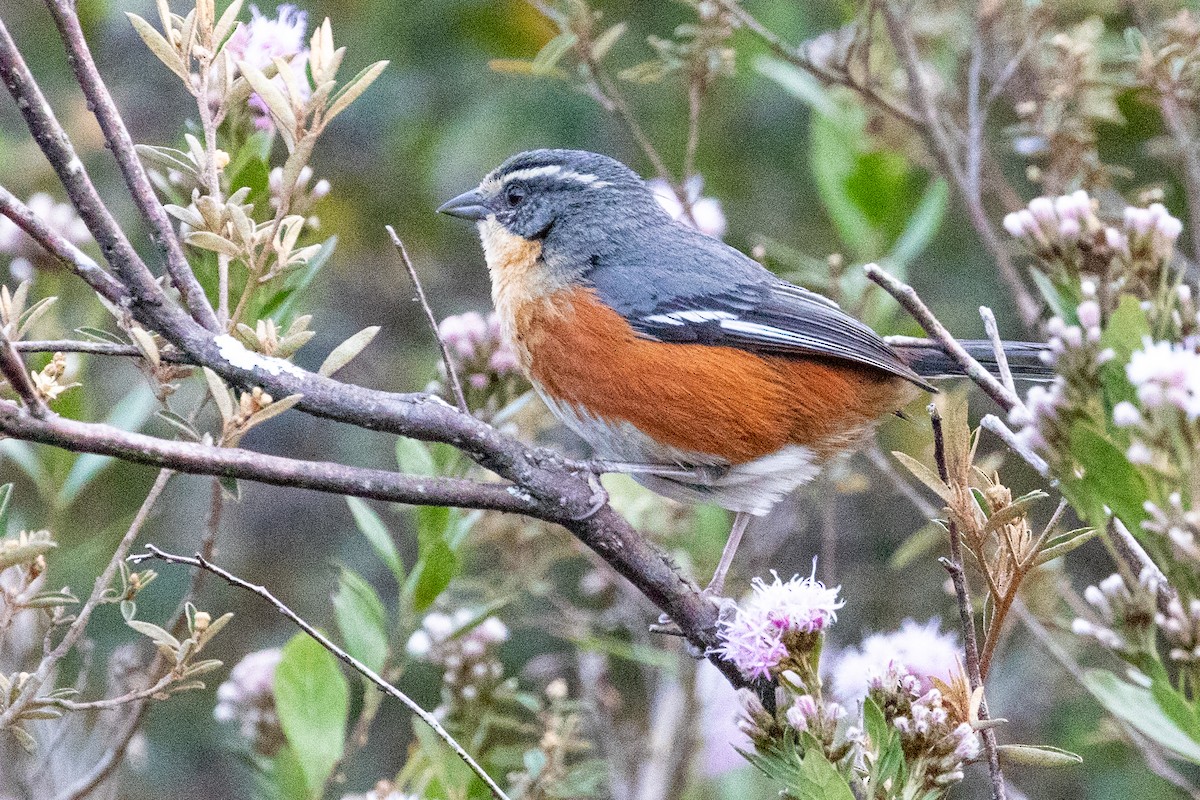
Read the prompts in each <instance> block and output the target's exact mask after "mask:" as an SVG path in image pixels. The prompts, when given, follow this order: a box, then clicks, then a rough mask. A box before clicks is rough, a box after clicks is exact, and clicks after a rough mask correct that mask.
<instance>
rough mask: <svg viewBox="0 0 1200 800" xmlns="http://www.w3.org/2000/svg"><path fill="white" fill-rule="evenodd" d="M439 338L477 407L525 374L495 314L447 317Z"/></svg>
mask: <svg viewBox="0 0 1200 800" xmlns="http://www.w3.org/2000/svg"><path fill="white" fill-rule="evenodd" d="M438 335H439V336H441V338H442V341H443V342H445V344H446V349H447V350H448V351H449V353H450V358H451V359H453V361H454V364H455V366H456V367H457V368H458V372H459V375H460V376H461V377H462V380H463V381H464V383H465V385H464V387H463V388H464V390H465V391H466V392H467V393H468V400H469V401H470V404H471V406H472V407H473V408H474V407H475V406H476V405H482V404H483V403H484V402H486V400H487V396H488V395H489V394H491V393H492V392H497V391H499V390H500V389H501V388H502V387H503V386H505V385H507V384H511V382H512V379H515V378H518V377H519V376H520V374H521V370H520V365H519V364H518V362H517V354H516V352H515V351H514V350H513V349H512V347H511V346H510V345H509V343H508V340H507V339H506V338H505V336H504V334H503V331H502V330H501V328H500V318H499V317H498V316H497V315H496V312H494V311H492V312H490V313H489V314H488V315H487V316H486V317H485V316H484V315H482V314H479V313H477V312H475V311H468V312H467V313H465V314H457V315H455V316H451V317H446V318H445V319H443V320H442V321H441V322H440V323H439V324H438ZM442 368H443V369H444V367H442Z"/></svg>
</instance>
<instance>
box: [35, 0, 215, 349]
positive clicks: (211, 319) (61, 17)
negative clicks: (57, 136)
mask: <svg viewBox="0 0 1200 800" xmlns="http://www.w3.org/2000/svg"><path fill="white" fill-rule="evenodd" d="M46 5H47V6H49V8H50V13H51V14H52V15H53V16H54V24H55V25H57V26H58V30H59V33H60V34H61V36H62V40H63V42H64V43H65V44H66V46H67V53H68V55H69V59H68V60H69V62H70V64H71V68H72V69H73V70H74V71H75V77H76V79H77V80H78V81H79V85H80V86H81V87H82V88H83V93H84V95H85V96H86V97H87V100H88V108H90V109H91V110H92V113H94V114H95V115H96V121H97V122H99V123H100V129H101V130H102V131H104V137H105V139H107V140H108V142H109V143H110V145H113V146H112V147H111V150H112V153H113V156H114V157H115V158H116V159H117V165H118V166H119V167H120V168H121V174H122V175H123V176H124V177H125V183H126V185H127V186H128V187H129V192H130V194H132V195H133V201H134V203H135V204H136V205H137V207H138V210H139V211H140V212H141V213H142V216H143V217H145V218H146V221H147V222H148V223H149V224H150V238H151V240H152V241H153V242H154V244H155V246H156V247H157V248H158V250H159V252H160V253H161V255H162V257H163V260H164V261H165V262H166V267H167V274H169V275H170V276H171V283H172V284H174V286H175V288H176V289H178V290H179V294H180V296H181V297H182V298H183V302H184V305H186V306H187V307H188V308H189V309H190V310H191V312H192V316H193V317H194V318H195V319H196V321H197V322H199V323H200V324H201V325H203V326H204V327H205V328H208V329H209V330H210V331H215V330H218V329H219V325H218V324H217V317H216V314H215V313H214V312H213V309H212V305H211V304H210V303H209V302H208V298H207V297H206V296H205V295H204V289H203V288H202V287H201V286H200V281H198V280H196V275H195V273H193V272H192V268H191V266H190V265H189V264H188V262H187V259H186V258H185V257H184V255H183V245H181V244H180V243H179V237H177V236H176V235H175V229H174V228H173V227H172V226H171V220H170V218H169V217H168V216H167V212H166V209H164V208H163V205H162V203H160V202H159V201H158V197H156V196H155V194H154V187H153V186H152V185H151V184H150V178H149V177H147V175H146V170H145V169H144V168H143V167H142V162H141V160H140V159H139V158H138V156H137V152H136V151H135V150H134V147H133V139H132V138H130V136H129V131H128V130H126V128H125V121H124V120H122V119H121V114H120V112H118V111H117V106H116V104H115V103H113V99H112V95H110V94H109V92H108V87H106V86H105V85H104V81H103V80H102V79H101V78H100V73H99V71H98V70H97V69H96V62H95V61H94V60H92V53H91V50H90V49H89V48H88V45H87V41H86V40H85V39H84V36H83V28H82V27H81V26H80V24H79V15H78V14H76V13H75V3H74V0H47V2H46Z"/></svg>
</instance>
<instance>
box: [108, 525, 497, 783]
mask: <svg viewBox="0 0 1200 800" xmlns="http://www.w3.org/2000/svg"><path fill="white" fill-rule="evenodd" d="M152 558H157V559H159V560H161V561H165V562H167V563H168V564H186V565H188V566H191V567H196V568H198V569H203V570H207V571H208V572H211V573H212V574H214V575H216V576H217V577H219V578H222V579H223V580H224V581H225V582H226V583H228V584H229V585H231V586H236V587H238V588H239V589H245V590H247V591H249V592H253V593H254V594H256V595H258V596H259V597H261V598H263V599H264V600H266V601H267V602H268V603H270V604H271V605H273V606H275V609H276V610H277V611H278V612H279V613H280V614H283V616H285V617H287V618H288V619H289V620H291V621H292V622H293V623H294V624H295V625H296V626H297V627H299V628H300V630H302V631H304V632H305V633H307V634H308V635H309V636H311V637H312V638H313V639H315V640H316V641H317V643H318V644H319V645H321V646H322V647H324V648H325V649H326V650H328V651H329V652H330V653H333V655H335V656H337V658H338V659H339V660H341V661H342V662H343V663H345V664H347V665H348V666H349V667H350V668H351V669H353V670H354V671H355V672H357V673H358V674H360V675H362V676H363V677H364V678H366V679H367V680H369V681H370V682H371V683H373V684H375V685H376V686H377V687H379V689H380V690H381V691H383V692H384V693H385V694H387V695H388V696H390V697H394V698H396V699H397V700H399V701H400V702H401V703H403V704H404V705H405V706H406V707H407V708H408V710H409V711H411V712H412V713H414V714H416V715H417V716H418V717H420V718H421V721H422V722H424V723H425V724H426V725H428V726H429V727H430V728H432V729H433V732H434V733H436V734H437V735H438V738H440V739H441V740H442V741H443V742H445V743H446V744H447V745H448V746H449V747H450V749H451V750H453V751H454V753H455V755H457V756H458V757H459V758H461V759H462V760H463V762H464V763H466V765H467V766H468V767H470V768H471V771H472V772H474V773H475V774H476V775H478V776H479V779H480V780H482V781H483V782H484V783H485V784H487V787H488V788H489V789H490V790H491V792H492V794H493V795H494V796H495V797H496V798H497V800H509V799H508V795H506V794H505V793H504V790H503V789H501V788H500V787H499V786H498V785H497V784H496V782H495V781H493V780H492V778H491V776H489V775H488V774H487V772H485V771H484V769H483V767H481V766H479V764H478V763H477V762H476V761H475V759H473V758H472V757H471V754H470V753H468V752H467V751H466V750H464V749H463V747H462V745H460V744H459V743H458V742H457V741H456V740H455V738H454V737H453V736H451V735H450V733H449V732H448V731H447V730H446V729H445V728H443V727H442V725H441V723H440V722H438V721H437V718H436V717H435V716H433V715H432V714H430V713H429V712H428V711H426V710H425V709H423V708H421V706H419V705H418V704H417V703H416V702H415V701H414V700H413V699H412V698H411V697H409V696H408V695H406V694H405V693H404V692H402V691H400V690H399V689H397V688H396V687H395V686H393V685H392V684H390V683H388V682H387V681H385V680H384V679H383V678H381V677H380V676H379V675H378V674H376V673H375V671H374V670H372V669H371V668H370V667H368V666H367V665H366V664H364V663H362V662H361V661H359V660H358V659H356V658H354V657H353V656H351V655H350V654H349V653H347V652H346V651H345V650H343V649H341V648H340V647H338V646H337V645H335V644H334V643H333V642H331V641H329V639H327V638H326V637H325V636H323V635H322V634H321V632H320V631H318V630H317V629H316V628H314V627H313V626H312V625H310V624H308V623H307V622H305V621H304V619H303V618H301V617H300V616H299V615H298V614H297V613H296V612H295V611H292V610H291V609H290V608H288V607H287V606H286V605H284V603H283V602H282V601H281V600H279V599H278V598H277V597H275V595H273V594H271V592H270V591H268V590H267V588H266V587H265V586H256V585H255V584H252V583H249V582H248V581H245V580H242V579H241V578H239V577H237V576H236V575H234V574H233V573H231V572H228V571H226V570H224V569H222V568H221V567H218V566H217V565H216V564H213V563H212V562H211V561H209V560H208V559H206V558H205V557H204V556H202V555H200V554H199V553H197V554H196V556H195V558H188V557H186V556H177V555H172V554H171V553H165V552H163V551H162V550H160V549H158V548H157V547H155V546H154V545H152V544H148V545H146V552H145V553H139V554H137V555H133V556H130V557H129V561H130V562H131V563H133V564H141V563H143V562H145V561H147V560H149V559H152Z"/></svg>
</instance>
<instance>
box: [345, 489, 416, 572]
mask: <svg viewBox="0 0 1200 800" xmlns="http://www.w3.org/2000/svg"><path fill="white" fill-rule="evenodd" d="M346 505H348V506H350V513H351V514H352V515H353V516H354V524H355V525H356V526H358V529H359V531H361V532H362V535H363V536H365V537H366V538H367V542H368V543H369V544H370V545H371V547H372V548H373V549H374V550H375V553H376V555H378V556H379V559H380V560H381V561H383V563H384V565H386V566H387V568H388V569H390V570H391V571H392V574H393V575H395V576H396V583H397V584H399V585H400V586H403V585H404V564H403V562H401V561H400V552H399V551H398V550H396V542H395V541H394V540H393V539H392V534H391V533H390V532H389V531H388V529H387V526H386V525H384V524H383V520H382V519H380V518H379V515H378V514H376V513H375V509H373V508H371V507H370V506H369V505H367V504H366V502H364V501H363V500H360V499H359V498H357V497H347V498H346Z"/></svg>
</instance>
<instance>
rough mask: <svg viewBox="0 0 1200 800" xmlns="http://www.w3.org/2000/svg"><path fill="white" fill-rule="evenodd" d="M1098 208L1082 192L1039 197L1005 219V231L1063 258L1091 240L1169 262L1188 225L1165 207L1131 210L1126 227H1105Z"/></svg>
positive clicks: (1128, 253)
mask: <svg viewBox="0 0 1200 800" xmlns="http://www.w3.org/2000/svg"><path fill="white" fill-rule="evenodd" d="M1096 205H1097V204H1096V202H1095V201H1094V200H1093V199H1092V198H1091V196H1090V195H1088V193H1087V192H1085V191H1083V190H1082V189H1080V190H1078V191H1075V192H1072V193H1071V194H1066V195H1062V196H1060V197H1035V198H1034V199H1033V200H1030V201H1029V205H1028V206H1027V207H1025V208H1023V209H1021V210H1020V211H1014V212H1012V213H1011V214H1008V215H1006V216H1005V217H1004V229H1005V230H1006V231H1008V232H1009V234H1010V235H1012V236H1013V237H1015V238H1017V239H1020V240H1022V241H1023V242H1024V243H1025V244H1026V246H1028V247H1029V248H1030V249H1031V250H1033V251H1034V252H1035V253H1040V254H1049V253H1054V252H1056V251H1057V252H1058V254H1060V255H1061V254H1063V253H1064V252H1065V251H1069V250H1071V249H1074V248H1076V247H1077V246H1078V245H1079V244H1080V243H1081V242H1084V241H1086V242H1088V243H1100V242H1102V243H1103V244H1104V245H1105V246H1107V247H1108V249H1109V250H1111V251H1113V252H1114V253H1118V254H1121V255H1123V256H1125V257H1126V258H1128V257H1130V256H1133V255H1136V256H1138V257H1143V256H1145V257H1149V258H1151V259H1153V260H1158V261H1168V260H1170V258H1171V256H1172V253H1173V252H1174V248H1175V241H1176V240H1177V239H1178V238H1179V234H1180V233H1182V231H1183V223H1182V222H1180V221H1179V220H1178V219H1177V218H1175V217H1173V216H1171V214H1170V212H1169V211H1167V209H1166V206H1164V205H1163V204H1162V203H1151V204H1150V205H1149V206H1148V207H1146V208H1136V207H1132V206H1131V207H1127V208H1126V209H1125V211H1124V214H1123V223H1124V224H1123V225H1122V227H1121V228H1115V227H1112V226H1106V225H1104V224H1103V223H1102V222H1101V221H1100V219H1099V218H1098V217H1097V216H1096V211H1095V209H1096Z"/></svg>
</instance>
